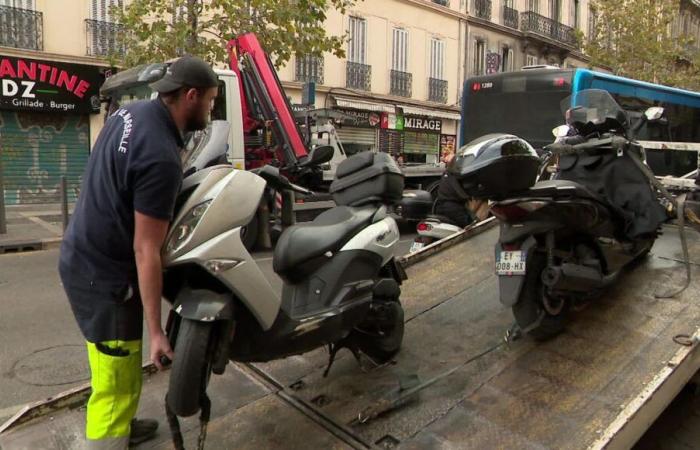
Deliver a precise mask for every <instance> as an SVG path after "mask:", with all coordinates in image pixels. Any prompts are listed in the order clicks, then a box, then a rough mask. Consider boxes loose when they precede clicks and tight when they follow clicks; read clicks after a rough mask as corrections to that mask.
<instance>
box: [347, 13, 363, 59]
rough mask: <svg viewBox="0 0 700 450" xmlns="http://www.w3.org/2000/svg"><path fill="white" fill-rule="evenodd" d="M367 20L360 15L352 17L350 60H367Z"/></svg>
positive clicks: (349, 45) (349, 43) (349, 47)
mask: <svg viewBox="0 0 700 450" xmlns="http://www.w3.org/2000/svg"><path fill="white" fill-rule="evenodd" d="M366 50H367V21H366V20H365V19H362V18H360V17H352V16H351V17H350V41H349V42H348V61H350V62H354V63H359V64H366V61H367V59H366V58H367V53H366Z"/></svg>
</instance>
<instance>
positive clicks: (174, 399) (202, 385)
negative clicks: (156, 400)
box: [163, 123, 406, 416]
mask: <svg viewBox="0 0 700 450" xmlns="http://www.w3.org/2000/svg"><path fill="white" fill-rule="evenodd" d="M225 128H226V127H225V126H222V125H221V123H214V124H213V127H212V129H211V130H210V135H209V136H204V137H203V138H200V139H199V143H198V144H197V145H194V146H193V148H192V149H190V151H189V153H188V154H187V155H185V157H184V159H185V168H186V172H185V173H186V176H185V178H184V181H183V185H182V189H181V192H180V194H179V197H178V199H177V204H176V218H175V220H174V222H173V224H172V226H171V230H170V232H169V234H168V237H167V240H166V245H165V248H164V255H163V261H164V265H165V268H166V273H165V276H164V297H165V298H166V300H168V301H169V302H170V303H172V311H171V312H170V317H169V319H168V324H167V326H166V330H167V334H168V337H169V339H170V341H171V344H172V345H173V349H174V354H175V356H174V360H173V362H172V370H171V373H170V384H169V389H168V395H167V405H168V407H169V408H170V409H171V411H172V412H173V413H175V414H177V415H179V416H190V415H192V414H195V413H196V412H197V411H198V410H199V409H200V406H202V404H203V403H206V402H207V401H206V400H203V399H206V386H207V384H208V381H209V377H210V374H211V373H212V372H213V373H215V374H221V373H223V372H224V370H225V367H226V365H227V363H228V361H229V360H231V361H244V362H262V361H270V360H273V359H278V358H283V357H286V356H289V355H293V354H299V353H304V352H308V351H310V350H313V349H316V348H318V347H321V346H324V345H328V346H329V349H330V351H331V359H330V361H329V368H330V365H331V364H332V361H333V357H334V356H335V353H336V352H337V351H338V350H339V349H340V348H348V349H350V350H351V351H352V352H353V353H354V354H355V355H356V356H358V355H359V354H360V353H362V354H364V355H366V356H367V357H369V358H370V359H371V360H372V361H374V362H375V363H377V364H381V363H385V362H388V361H389V360H391V358H393V357H394V355H395V354H396V353H397V352H398V351H399V348H400V346H401V342H402V339H403V326H404V322H403V318H404V313H403V309H402V307H401V304H400V302H399V296H400V293H401V291H400V288H399V286H400V284H401V283H402V281H403V280H405V279H406V275H405V273H404V271H403V270H402V268H401V266H400V265H398V264H397V263H396V261H395V260H394V250H395V248H396V245H397V244H398V242H399V230H398V227H397V224H396V222H395V221H394V219H393V218H392V217H391V216H389V215H388V214H387V206H388V205H389V204H392V203H394V202H396V201H399V200H400V199H401V193H402V190H403V176H402V175H401V172H400V170H399V169H398V167H397V166H396V165H395V163H394V162H393V160H392V159H391V158H390V157H389V156H388V155H386V154H383V153H382V154H374V153H370V152H366V153H363V154H359V155H356V156H353V157H351V158H348V159H347V160H346V161H344V162H343V163H342V164H340V165H339V166H338V169H337V171H336V180H335V181H334V182H333V184H332V185H331V192H332V193H333V196H334V199H335V201H336V204H337V205H338V206H336V207H334V208H332V209H330V210H327V211H325V212H323V213H322V214H321V215H319V216H318V217H317V218H316V219H315V220H314V221H313V222H310V223H308V224H299V225H293V226H291V227H289V228H287V229H286V230H285V231H284V232H283V233H282V235H281V236H280V238H279V241H278V242H277V245H276V248H275V250H274V258H273V268H274V270H275V272H276V273H277V274H278V275H279V276H280V277H281V278H282V280H283V281H284V285H283V288H282V295H281V296H280V295H278V294H277V293H276V292H275V291H274V290H273V288H272V287H271V285H270V282H269V281H268V280H267V279H266V277H265V276H264V274H263V272H262V271H261V270H260V268H259V267H258V265H257V264H256V262H255V260H254V259H253V257H252V256H251V255H250V254H249V253H248V251H247V250H246V248H245V247H244V245H243V243H242V241H241V229H242V228H243V227H244V226H245V225H246V224H247V223H248V222H249V221H250V220H251V219H252V218H253V216H254V214H255V213H256V210H257V209H258V206H259V205H260V204H261V200H262V199H263V195H264V193H265V191H266V187H271V188H272V189H275V190H292V191H295V192H297V193H300V194H310V192H309V191H308V190H306V189H304V188H302V187H300V186H296V185H294V184H293V183H291V182H290V181H289V180H288V179H287V178H286V177H285V176H283V175H282V174H281V173H280V171H279V169H277V168H275V167H271V166H265V167H262V168H260V169H256V170H254V171H243V170H236V169H234V168H233V167H232V166H231V165H229V164H220V162H221V161H222V155H224V154H225V147H226V146H225V145H221V143H222V142H225V139H223V138H222V136H221V134H222V133H224V132H227V130H225ZM331 150H332V148H329V147H319V148H316V149H315V150H313V151H312V152H311V154H310V155H309V156H308V158H307V160H305V161H303V162H302V163H301V165H302V166H311V165H318V164H322V163H325V162H327V161H328V160H329V159H330V158H331V156H332V151H331ZM203 410H204V409H203Z"/></svg>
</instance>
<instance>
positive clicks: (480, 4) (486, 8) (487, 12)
mask: <svg viewBox="0 0 700 450" xmlns="http://www.w3.org/2000/svg"><path fill="white" fill-rule="evenodd" d="M474 15H475V16H476V17H478V18H479V19H485V20H491V0H474Z"/></svg>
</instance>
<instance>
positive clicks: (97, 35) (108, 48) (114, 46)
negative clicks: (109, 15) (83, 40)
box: [85, 19, 126, 56]
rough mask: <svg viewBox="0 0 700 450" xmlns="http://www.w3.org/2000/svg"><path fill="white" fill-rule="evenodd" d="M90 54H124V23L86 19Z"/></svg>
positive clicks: (88, 52) (88, 51)
mask: <svg viewBox="0 0 700 450" xmlns="http://www.w3.org/2000/svg"><path fill="white" fill-rule="evenodd" d="M85 26H86V29H87V54H88V56H110V55H120V56H121V55H124V52H125V51H126V49H125V47H124V40H123V35H124V32H125V28H124V26H123V25H120V24H118V23H114V22H104V21H101V20H93V19H85Z"/></svg>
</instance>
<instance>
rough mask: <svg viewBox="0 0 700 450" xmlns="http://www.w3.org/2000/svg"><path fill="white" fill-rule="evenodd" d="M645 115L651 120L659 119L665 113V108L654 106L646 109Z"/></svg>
mask: <svg viewBox="0 0 700 450" xmlns="http://www.w3.org/2000/svg"><path fill="white" fill-rule="evenodd" d="M644 115H645V116H646V118H647V121H649V122H652V121H655V120H659V119H661V117H662V116H663V115H664V109H663V108H662V107H661V106H652V107H651V108H649V109H647V110H646V111H644Z"/></svg>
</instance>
